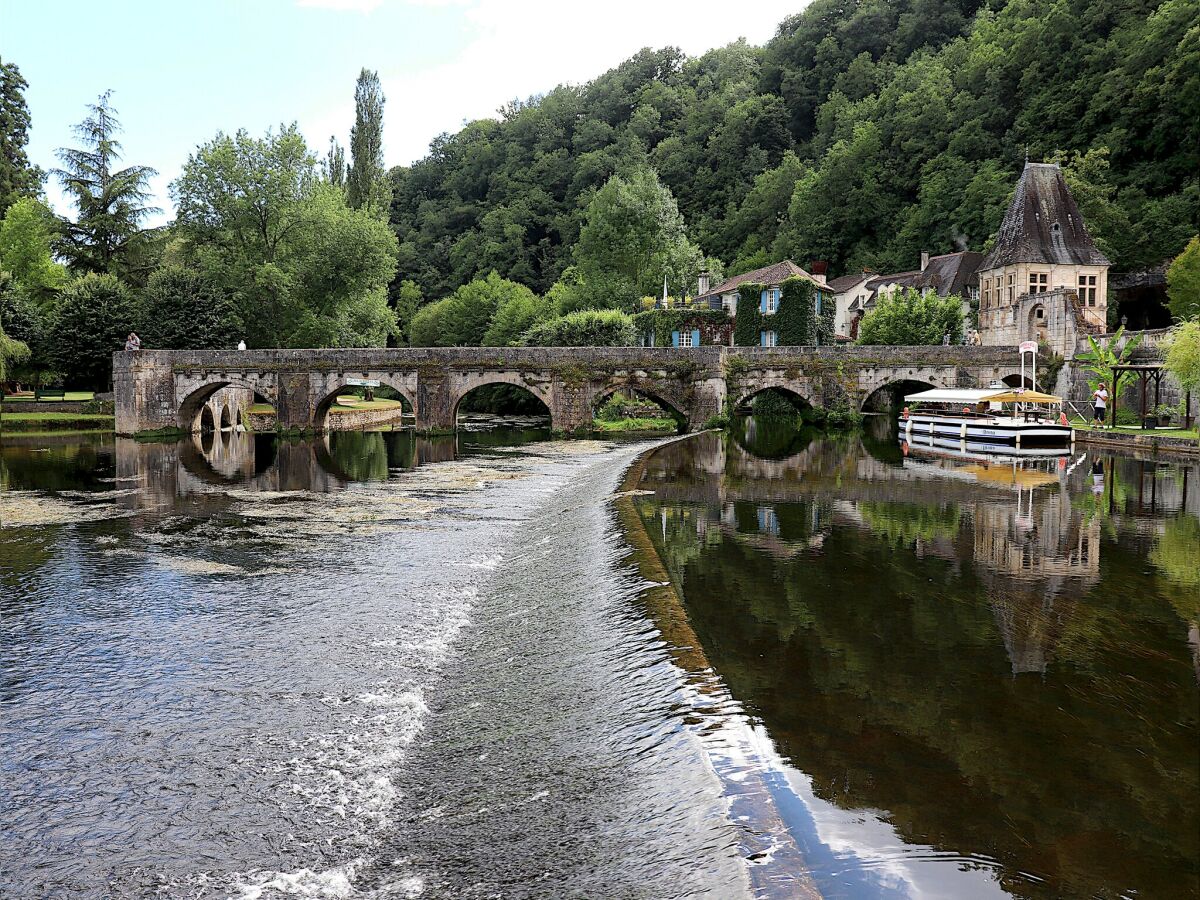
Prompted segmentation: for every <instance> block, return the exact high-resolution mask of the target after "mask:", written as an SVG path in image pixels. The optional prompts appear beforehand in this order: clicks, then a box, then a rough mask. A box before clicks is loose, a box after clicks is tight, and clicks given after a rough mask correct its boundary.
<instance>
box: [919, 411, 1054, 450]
mask: <svg viewBox="0 0 1200 900" xmlns="http://www.w3.org/2000/svg"><path fill="white" fill-rule="evenodd" d="M900 431H901V434H902V436H903V437H904V438H905V439H906V440H908V441H909V442H910V443H916V442H924V440H925V439H928V438H935V439H938V440H945V441H953V442H955V443H958V442H961V441H967V442H969V443H986V444H995V445H1002V446H1006V447H1011V448H1020V449H1026V450H1032V449H1067V448H1069V447H1070V446H1071V444H1072V442H1073V441H1074V440H1075V438H1074V431H1073V430H1072V429H1071V426H1069V425H1059V424H1056V423H1053V422H1024V421H1021V420H1018V419H1000V418H998V417H997V418H985V419H980V418H977V417H969V416H944V415H943V416H934V415H928V414H926V415H922V414H921V413H914V414H912V415H910V416H909V417H908V418H907V419H901V420H900Z"/></svg>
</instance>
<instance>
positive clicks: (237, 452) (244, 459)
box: [115, 428, 549, 507]
mask: <svg viewBox="0 0 1200 900" xmlns="http://www.w3.org/2000/svg"><path fill="white" fill-rule="evenodd" d="M548 434H549V431H548V429H546V428H506V429H496V430H494V431H486V432H460V433H459V434H457V435H442V436H433V437H427V436H422V435H417V434H414V433H413V432H412V431H409V430H399V431H386V432H371V431H344V432H328V433H325V434H321V435H316V436H310V437H306V438H291V439H289V438H285V437H279V436H277V435H274V434H253V433H248V432H239V431H235V430H226V431H221V432H210V433H196V434H192V435H189V436H187V437H186V438H184V439H182V440H180V441H178V442H141V441H136V440H134V439H132V438H123V437H118V438H116V446H115V455H116V474H117V478H118V479H119V480H120V483H122V484H124V485H135V484H136V485H140V486H141V488H142V490H140V491H138V492H137V493H130V494H129V495H128V496H127V497H125V498H123V502H126V503H130V504H135V505H137V506H139V507H153V506H158V505H161V504H163V503H165V502H167V501H169V500H171V499H173V498H176V497H187V496H197V497H204V496H206V495H207V496H210V497H216V496H219V495H221V494H222V493H223V492H225V491H228V490H230V489H234V488H236V489H237V490H241V491H264V492H267V491H314V492H321V493H325V492H330V491H337V490H340V489H341V488H343V487H345V486H346V485H347V484H349V483H351V482H363V481H384V480H387V479H388V478H389V477H392V476H394V475H395V474H396V473H397V472H398V471H401V470H405V469H415V468H417V467H418V466H424V465H428V464H431V463H438V462H448V461H451V460H454V459H456V458H458V457H459V456H460V455H461V454H463V453H466V452H479V451H481V450H484V449H486V448H487V447H489V446H502V445H512V444H520V443H526V442H529V441H532V440H539V439H544V438H545V437H547V436H548Z"/></svg>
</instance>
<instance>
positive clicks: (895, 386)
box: [859, 377, 941, 412]
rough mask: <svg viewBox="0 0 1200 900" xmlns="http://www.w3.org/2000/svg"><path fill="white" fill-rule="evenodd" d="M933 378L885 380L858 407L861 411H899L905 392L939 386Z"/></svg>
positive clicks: (926, 389)
mask: <svg viewBox="0 0 1200 900" xmlns="http://www.w3.org/2000/svg"><path fill="white" fill-rule="evenodd" d="M935 380H936V379H929V380H925V379H923V378H912V377H910V378H897V379H895V380H893V381H889V382H886V383H885V384H881V385H880V386H879V387H877V388H875V390H873V391H871V392H870V393H869V394H867V396H865V397H864V398H863V402H862V405H861V406H860V407H859V409H861V410H862V411H863V412H889V411H899V410H900V409H901V408H903V406H904V395H905V394H915V393H917V392H918V391H931V390H933V389H934V388H936V387H941V385H938V384H934V383H933V382H934V381H935Z"/></svg>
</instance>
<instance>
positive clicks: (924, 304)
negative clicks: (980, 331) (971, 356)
mask: <svg viewBox="0 0 1200 900" xmlns="http://www.w3.org/2000/svg"><path fill="white" fill-rule="evenodd" d="M947 334H948V335H950V340H951V342H952V343H958V342H959V341H961V340H962V334H963V315H962V299H961V298H960V297H957V296H955V295H953V294H951V295H950V296H948V297H939V296H938V295H937V294H934V293H930V294H928V295H925V296H922V294H921V292H920V291H916V290H913V289H912V288H905V289H904V290H897V291H893V292H891V293H885V294H883V295H882V296H880V297H879V298H878V299H877V300H876V302H875V308H874V309H873V310H871V311H870V312H869V313H867V315H866V317H865V318H864V319H863V320H862V324H860V325H859V327H858V343H860V344H895V345H901V346H916V345H920V344H940V343H942V342H943V341H944V340H945V336H946V335H947Z"/></svg>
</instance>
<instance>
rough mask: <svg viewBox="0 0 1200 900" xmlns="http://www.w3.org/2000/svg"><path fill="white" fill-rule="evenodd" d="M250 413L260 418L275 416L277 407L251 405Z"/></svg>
mask: <svg viewBox="0 0 1200 900" xmlns="http://www.w3.org/2000/svg"><path fill="white" fill-rule="evenodd" d="M249 412H251V413H253V414H254V415H258V416H273V415H275V407H273V406H272V405H271V404H270V403H251V404H250V408H249Z"/></svg>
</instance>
